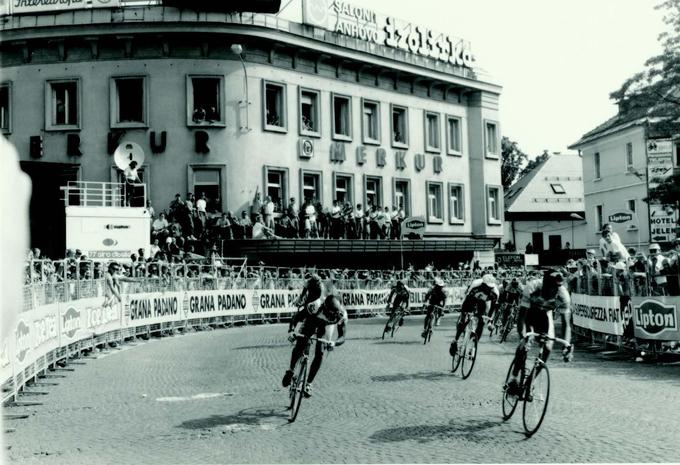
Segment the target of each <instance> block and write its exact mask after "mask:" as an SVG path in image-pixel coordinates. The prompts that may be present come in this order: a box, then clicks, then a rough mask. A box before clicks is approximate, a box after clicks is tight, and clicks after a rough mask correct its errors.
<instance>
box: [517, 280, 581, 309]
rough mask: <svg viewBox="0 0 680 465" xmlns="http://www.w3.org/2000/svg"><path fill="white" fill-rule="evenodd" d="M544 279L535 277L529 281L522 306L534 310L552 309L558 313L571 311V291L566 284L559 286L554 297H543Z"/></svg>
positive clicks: (525, 288) (523, 293) (521, 302)
mask: <svg viewBox="0 0 680 465" xmlns="http://www.w3.org/2000/svg"><path fill="white" fill-rule="evenodd" d="M542 291H543V280H542V279H534V280H532V281H529V282H528V283H527V284H526V285H525V286H524V290H523V292H522V299H521V301H520V304H519V305H520V307H525V308H528V309H532V310H543V311H545V312H551V311H552V310H555V311H557V312H558V313H569V312H570V311H571V298H570V297H569V292H568V291H567V289H566V288H565V287H564V286H562V285H561V286H559V287H558V288H557V294H556V295H555V297H554V298H552V299H547V300H546V299H544V298H543V297H542Z"/></svg>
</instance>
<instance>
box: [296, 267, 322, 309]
mask: <svg viewBox="0 0 680 465" xmlns="http://www.w3.org/2000/svg"><path fill="white" fill-rule="evenodd" d="M324 291H325V289H324V285H323V282H322V281H321V278H320V277H319V276H317V275H313V276H312V277H311V278H309V279H307V281H306V282H305V285H304V287H303V288H302V292H301V293H300V297H299V298H298V300H297V302H296V305H298V306H300V307H302V306H306V305H307V304H309V303H310V302H314V301H315V300H317V299H319V298H321V297H322V295H323V294H324Z"/></svg>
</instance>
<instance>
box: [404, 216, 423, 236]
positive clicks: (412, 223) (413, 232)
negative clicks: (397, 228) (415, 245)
mask: <svg viewBox="0 0 680 465" xmlns="http://www.w3.org/2000/svg"><path fill="white" fill-rule="evenodd" d="M426 225H427V223H426V222H425V217H424V216H410V217H408V218H406V219H404V221H403V222H402V223H401V237H402V238H404V237H408V238H410V239H413V238H415V237H419V238H421V239H422V238H423V234H424V233H425V227H426Z"/></svg>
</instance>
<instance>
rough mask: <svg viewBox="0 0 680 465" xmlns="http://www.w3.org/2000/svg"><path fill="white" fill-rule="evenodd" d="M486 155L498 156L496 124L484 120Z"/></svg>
mask: <svg viewBox="0 0 680 465" xmlns="http://www.w3.org/2000/svg"><path fill="white" fill-rule="evenodd" d="M485 126H486V131H485V134H486V156H487V157H491V158H498V155H499V150H498V126H497V125H496V123H491V122H488V121H487V122H486V125H485Z"/></svg>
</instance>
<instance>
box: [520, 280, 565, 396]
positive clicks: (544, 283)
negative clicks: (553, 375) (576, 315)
mask: <svg viewBox="0 0 680 465" xmlns="http://www.w3.org/2000/svg"><path fill="white" fill-rule="evenodd" d="M563 281H564V278H563V276H562V274H561V273H560V272H558V271H555V270H551V269H548V270H546V271H545V272H544V273H543V278H542V279H540V278H539V279H534V280H531V281H529V282H527V283H526V285H525V286H524V292H523V293H522V299H521V301H520V304H519V315H518V321H517V331H518V332H519V336H520V338H522V339H521V341H520V344H519V346H517V351H516V352H515V359H514V362H515V364H514V368H513V370H512V378H511V379H510V381H509V382H508V387H507V389H508V393H509V394H511V395H519V394H520V393H519V392H518V391H519V373H520V370H523V369H524V364H525V362H526V358H527V348H526V346H525V344H524V337H525V336H526V333H527V327H529V328H533V330H534V331H535V332H537V333H542V334H547V335H548V336H550V337H555V325H554V322H553V311H555V312H556V313H557V314H558V315H560V316H561V322H562V332H563V335H562V336H563V337H562V339H564V340H565V341H571V298H570V297H569V292H568V291H567V289H566V288H565V287H564V286H563V285H562V284H563ZM552 347H553V341H551V340H547V341H546V342H545V344H544V345H543V350H542V352H541V355H540V358H541V360H543V362H546V361H547V360H548V357H549V356H550V352H551V350H552ZM572 352H573V346H572V345H571V344H569V345H568V346H567V347H565V348H564V350H563V351H562V355H563V357H564V361H565V362H568V361H570V360H571V359H572Z"/></svg>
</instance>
